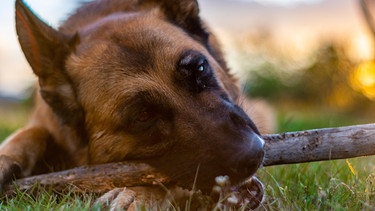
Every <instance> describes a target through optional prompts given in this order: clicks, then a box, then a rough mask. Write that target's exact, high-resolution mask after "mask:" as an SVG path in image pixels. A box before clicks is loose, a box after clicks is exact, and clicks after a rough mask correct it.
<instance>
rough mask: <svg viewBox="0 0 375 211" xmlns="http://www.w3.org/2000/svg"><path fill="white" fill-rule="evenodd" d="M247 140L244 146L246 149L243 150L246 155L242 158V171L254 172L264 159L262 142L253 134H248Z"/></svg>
mask: <svg viewBox="0 0 375 211" xmlns="http://www.w3.org/2000/svg"><path fill="white" fill-rule="evenodd" d="M248 136H249V137H248V140H247V142H246V144H245V147H246V148H247V149H246V150H245V152H246V154H245V156H244V157H243V158H242V160H243V163H242V164H240V165H243V166H242V167H244V169H246V170H249V171H254V169H258V168H259V167H260V166H261V164H262V162H263V158H264V140H263V139H262V138H261V137H260V136H259V135H258V134H255V133H250V134H249V135H248Z"/></svg>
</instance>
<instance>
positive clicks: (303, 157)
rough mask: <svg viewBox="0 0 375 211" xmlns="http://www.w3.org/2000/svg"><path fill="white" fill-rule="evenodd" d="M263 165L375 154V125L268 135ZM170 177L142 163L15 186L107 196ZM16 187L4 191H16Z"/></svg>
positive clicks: (73, 171) (22, 181)
mask: <svg viewBox="0 0 375 211" xmlns="http://www.w3.org/2000/svg"><path fill="white" fill-rule="evenodd" d="M264 140H265V142H266V144H265V151H266V154H265V159H264V166H272V165H279V164H292V163H303V162H312V161H321V160H333V159H343V158H352V157H359V156H366V155H374V154H375V124H367V125H356V126H349V127H339V128H326V129H316V130H307V131H301V132H289V133H282V134H274V135H265V136H264ZM169 182H170V180H169V178H167V177H166V176H165V175H162V174H160V173H159V172H157V171H156V170H155V169H153V168H152V167H150V166H149V165H147V164H144V163H139V162H121V163H110V164H102V165H95V166H83V167H78V168H74V169H69V170H66V171H62V172H54V173H50V174H44V175H38V176H33V177H28V178H24V179H19V180H17V181H16V182H15V185H16V186H17V188H18V189H20V190H22V191H23V190H29V189H30V188H32V186H33V185H34V184H36V183H37V184H39V185H40V187H49V188H52V190H54V191H57V192H63V191H64V190H66V189H67V187H70V188H69V190H70V191H73V192H85V191H88V192H91V193H104V192H106V191H109V190H111V189H113V188H115V187H135V186H153V185H157V184H160V183H161V184H164V185H165V184H168V183H169ZM14 189H15V186H14V185H10V186H8V187H7V189H5V194H11V193H12V192H14Z"/></svg>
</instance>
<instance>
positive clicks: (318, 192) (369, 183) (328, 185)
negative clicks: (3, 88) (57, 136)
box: [0, 112, 375, 210]
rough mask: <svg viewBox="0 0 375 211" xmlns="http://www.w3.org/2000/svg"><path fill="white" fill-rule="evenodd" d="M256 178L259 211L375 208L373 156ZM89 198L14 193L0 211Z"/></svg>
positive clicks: (64, 206)
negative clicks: (261, 189) (260, 190)
mask: <svg viewBox="0 0 375 211" xmlns="http://www.w3.org/2000/svg"><path fill="white" fill-rule="evenodd" d="M8 116H9V115H8ZM10 116H12V115H10ZM12 118H14V116H13V117H12ZM17 118H18V119H17ZM17 118H16V119H15V120H12V121H14V123H12V124H6V123H4V121H0V137H1V138H3V137H5V136H7V135H8V134H9V133H10V132H11V131H12V130H14V129H16V128H17V127H18V126H19V125H21V124H22V121H24V119H23V118H22V117H17ZM17 121H19V122H21V123H20V124H17V123H15V122H17ZM9 122H11V121H8V123H9ZM368 122H369V121H368ZM359 123H366V120H364V119H363V118H357V117H356V118H353V117H350V116H349V117H348V116H343V115H340V114H332V113H319V115H317V113H316V112H313V113H308V112H303V113H302V114H299V113H293V115H291V114H290V113H288V114H283V115H280V118H279V125H280V131H282V132H285V131H297V130H304V129H311V128H321V127H334V126H343V125H351V124H359ZM257 176H258V177H259V178H260V179H261V181H262V182H263V183H264V185H265V192H266V198H265V201H264V203H263V205H262V207H261V208H260V210H373V209H375V185H374V183H375V156H374V157H362V158H354V159H348V160H336V161H325V162H312V163H303V164H294V165H280V166H272V167H266V168H262V169H260V170H259V171H258V173H257ZM93 200H94V199H93V197H91V196H85V197H84V198H80V197H78V196H72V195H62V196H56V195H55V194H51V193H48V192H45V193H41V194H39V195H38V196H37V198H33V197H31V196H30V195H27V194H24V193H21V192H18V193H17V194H16V197H15V198H13V199H8V200H5V201H4V202H0V210H92V208H90V205H91V204H92V202H93ZM93 210H100V208H98V207H96V208H95V207H94V208H93Z"/></svg>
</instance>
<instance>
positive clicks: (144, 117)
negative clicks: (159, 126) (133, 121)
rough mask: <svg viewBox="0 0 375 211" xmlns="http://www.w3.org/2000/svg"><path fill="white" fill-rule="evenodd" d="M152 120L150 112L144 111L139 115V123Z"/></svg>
mask: <svg viewBox="0 0 375 211" xmlns="http://www.w3.org/2000/svg"><path fill="white" fill-rule="evenodd" d="M151 118H152V115H151V113H150V112H147V111H143V112H141V113H140V114H139V115H138V118H137V121H139V122H146V121H147V120H150V119H151Z"/></svg>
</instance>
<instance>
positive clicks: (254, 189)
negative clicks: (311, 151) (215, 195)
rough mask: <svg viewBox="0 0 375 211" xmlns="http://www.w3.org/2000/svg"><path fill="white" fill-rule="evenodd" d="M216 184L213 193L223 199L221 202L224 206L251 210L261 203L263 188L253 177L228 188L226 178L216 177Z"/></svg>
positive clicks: (228, 184) (228, 183)
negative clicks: (216, 193)
mask: <svg viewBox="0 0 375 211" xmlns="http://www.w3.org/2000/svg"><path fill="white" fill-rule="evenodd" d="M216 183H217V186H215V188H216V191H215V192H219V193H220V195H221V196H222V197H225V200H222V204H223V205H225V206H229V207H234V208H236V209H244V210H252V209H255V208H257V207H259V205H260V204H261V203H262V200H263V195H264V187H263V184H262V183H261V182H260V181H259V180H258V178H256V177H255V176H253V177H251V178H250V179H248V180H246V181H245V182H243V183H241V184H240V185H236V186H230V182H229V178H228V177H217V178H216Z"/></svg>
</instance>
